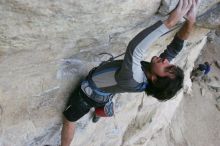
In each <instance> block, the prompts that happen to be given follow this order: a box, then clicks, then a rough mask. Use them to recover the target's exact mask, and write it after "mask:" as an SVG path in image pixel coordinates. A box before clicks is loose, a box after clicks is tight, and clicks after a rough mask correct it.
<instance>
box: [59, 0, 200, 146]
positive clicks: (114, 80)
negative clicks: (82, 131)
mask: <svg viewBox="0 0 220 146" xmlns="http://www.w3.org/2000/svg"><path fill="white" fill-rule="evenodd" d="M197 4H198V1H196V0H180V1H179V3H178V6H177V7H176V8H175V10H173V11H172V12H171V13H170V15H169V17H168V18H167V19H166V20H165V21H158V22H156V23H155V24H153V25H152V26H150V27H148V28H146V29H144V30H142V31H141V32H140V33H138V34H137V35H136V36H135V37H134V38H133V39H132V40H131V41H130V42H129V44H128V46H127V50H126V53H125V57H124V59H123V60H115V61H112V62H109V63H105V64H103V65H100V66H98V67H96V68H94V69H92V70H91V71H90V72H89V74H88V76H87V77H86V79H84V80H82V81H81V82H80V84H79V85H78V86H77V88H76V89H75V90H74V91H73V92H72V93H71V94H70V97H69V101H68V103H67V107H66V109H65V110H64V112H63V114H64V123H63V129H62V138H61V145H62V146H67V145H68V146H69V145H70V143H71V141H72V138H73V135H74V129H75V123H74V122H75V121H77V120H78V119H80V118H81V117H82V116H84V115H85V114H87V113H88V112H89V110H90V108H92V107H94V108H95V109H96V111H95V113H96V115H97V116H104V117H109V116H112V115H113V113H114V111H113V102H112V98H113V96H114V94H116V93H122V92H142V91H145V92H146V93H147V94H148V95H152V96H153V97H155V98H157V99H158V100H160V101H165V100H168V99H170V98H172V97H173V96H174V95H175V94H176V93H177V91H178V90H180V89H181V88H182V86H183V78H184V73H183V71H182V69H180V68H179V67H178V66H175V65H172V64H170V63H169V62H170V61H171V60H172V59H173V58H175V57H176V55H177V54H178V53H179V52H180V51H181V49H182V48H183V44H184V40H186V39H187V38H188V37H189V33H190V32H191V31H192V29H193V25H194V23H195V21H196V8H197ZM183 16H185V18H186V22H185V23H184V25H183V27H182V28H181V29H180V30H179V31H178V32H177V34H176V35H175V37H174V39H173V40H172V42H171V43H170V44H169V45H168V46H167V49H166V50H165V51H164V52H163V53H162V54H161V55H160V56H159V57H157V56H154V57H152V59H151V62H145V61H143V54H144V52H145V51H146V49H147V48H148V47H149V46H150V45H151V44H152V43H153V42H154V41H156V40H157V39H158V38H159V37H160V36H161V35H163V34H164V33H166V32H168V31H169V29H170V28H172V27H173V26H175V25H176V24H177V22H178V21H179V20H180V19H181V18H183Z"/></svg>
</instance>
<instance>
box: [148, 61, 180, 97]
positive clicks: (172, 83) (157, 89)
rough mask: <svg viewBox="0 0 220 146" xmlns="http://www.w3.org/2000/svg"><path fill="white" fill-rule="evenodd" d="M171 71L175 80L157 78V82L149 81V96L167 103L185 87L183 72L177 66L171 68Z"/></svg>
mask: <svg viewBox="0 0 220 146" xmlns="http://www.w3.org/2000/svg"><path fill="white" fill-rule="evenodd" d="M170 70H171V73H172V74H173V75H174V78H169V77H159V76H157V80H156V81H155V82H152V81H151V80H148V82H149V85H148V87H147V88H146V90H145V92H146V93H147V95H151V96H153V97H155V98H157V99H158V100H160V101H166V100H169V99H171V98H172V97H173V96H174V95H175V94H176V93H177V91H179V90H180V89H181V88H182V87H183V80H184V73H183V70H182V69H181V68H180V67H178V66H175V65H173V66H171V68H170Z"/></svg>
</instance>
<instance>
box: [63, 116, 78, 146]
mask: <svg viewBox="0 0 220 146" xmlns="http://www.w3.org/2000/svg"><path fill="white" fill-rule="evenodd" d="M74 132H75V122H70V121H68V120H67V119H66V118H65V117H64V118H63V128H62V132H61V146H69V145H70V144H71V142H72V139H73V136H74Z"/></svg>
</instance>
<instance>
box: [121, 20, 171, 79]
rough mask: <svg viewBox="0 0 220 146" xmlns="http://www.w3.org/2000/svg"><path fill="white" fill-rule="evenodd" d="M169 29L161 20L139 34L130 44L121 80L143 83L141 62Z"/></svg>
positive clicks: (123, 64) (122, 68) (122, 67)
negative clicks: (149, 48) (151, 46)
mask: <svg viewBox="0 0 220 146" xmlns="http://www.w3.org/2000/svg"><path fill="white" fill-rule="evenodd" d="M168 30H169V29H168V28H167V27H166V26H165V25H164V23H163V22H162V21H161V20H160V21H158V22H156V23H155V24H153V25H152V26H150V27H147V28H145V29H144V30H142V31H141V32H140V33H138V34H137V35H136V36H135V37H134V38H133V39H132V40H131V41H130V42H129V44H128V46H127V49H126V53H125V57H124V60H123V63H122V66H121V69H120V71H119V74H118V76H119V77H120V79H122V80H123V79H124V80H129V79H134V80H135V81H136V82H138V83H140V82H143V71H142V69H141V63H140V61H142V60H143V55H144V53H145V51H146V50H147V48H148V47H149V46H150V45H151V44H152V43H153V42H154V41H156V40H157V39H158V38H159V37H160V36H161V35H163V34H164V33H166V32H167V31H168Z"/></svg>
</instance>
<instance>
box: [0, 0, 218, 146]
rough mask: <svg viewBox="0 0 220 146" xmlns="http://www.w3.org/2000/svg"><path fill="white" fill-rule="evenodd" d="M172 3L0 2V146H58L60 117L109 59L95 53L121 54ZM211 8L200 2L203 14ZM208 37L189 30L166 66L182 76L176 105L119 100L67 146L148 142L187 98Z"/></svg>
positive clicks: (81, 125)
mask: <svg viewBox="0 0 220 146" xmlns="http://www.w3.org/2000/svg"><path fill="white" fill-rule="evenodd" d="M170 2H171V1H166V0H162V1H161V0H139V1H132V0H129V1H125V0H112V1H101V0H93V1H88V0H80V1H79V0H66V1H60V0H53V1H51V0H45V1H36V0H1V1H0V12H1V15H0V72H1V76H0V145H1V146H9V145H16V146H43V145H51V146H52V145H53V146H54V145H59V144H60V130H61V127H62V111H63V109H64V106H65V102H66V100H67V98H68V94H69V92H70V91H71V89H72V88H74V87H75V84H76V83H77V81H78V80H79V78H80V77H83V76H85V75H86V74H87V73H88V71H89V70H90V69H91V68H92V67H93V66H95V65H98V64H99V63H100V62H101V61H102V60H105V59H107V56H105V55H101V56H99V55H98V54H99V53H102V52H109V53H112V54H113V55H118V54H120V53H122V52H124V51H125V50H126V46H127V44H128V42H129V40H130V39H131V38H132V37H134V35H135V34H137V33H138V32H139V31H141V30H142V29H144V28H145V27H148V26H150V25H151V24H153V23H155V22H156V21H158V20H159V19H160V18H161V16H158V15H156V14H157V12H158V9H159V8H160V12H162V13H163V14H165V13H166V12H168V11H170V10H172V8H173V7H175V5H176V3H177V1H175V2H173V1H172V4H171V3H170ZM216 3H217V1H216V0H203V4H202V7H201V9H200V11H201V13H202V12H205V11H206V10H207V9H208V8H210V7H211V6H212V5H213V4H216ZM161 4H162V5H161ZM163 7H164V8H163ZM165 7H166V8H165ZM162 9H164V10H163V11H162ZM162 19H163V18H162ZM208 31H209V30H208V29H204V28H199V27H198V28H195V30H194V32H192V35H191V38H190V39H189V41H188V42H187V43H186V45H185V47H184V49H183V51H182V52H181V53H180V54H179V55H178V57H177V58H176V59H175V60H173V62H172V63H175V64H178V65H179V66H180V67H182V68H183V69H184V71H185V81H184V89H182V90H181V91H180V92H179V93H178V95H176V98H174V99H173V100H170V101H168V102H165V103H160V102H158V101H156V100H155V99H154V98H152V97H148V96H146V95H145V94H144V93H138V94H137V93H129V94H128V93H124V94H118V95H117V96H116V97H115V99H116V104H115V105H116V107H115V116H114V117H111V118H103V119H101V120H100V121H99V122H98V123H97V124H93V123H92V122H91V114H87V115H86V116H84V117H83V118H82V119H81V120H79V121H78V122H77V129H76V133H75V137H74V141H73V143H72V145H74V146H113V145H114V146H119V145H121V146H134V145H138V146H139V145H148V144H150V143H152V140H153V137H154V136H155V134H156V133H158V131H162V130H163V128H165V127H167V126H169V122H170V121H171V120H172V117H173V115H174V113H175V111H176V108H177V107H178V105H179V103H180V102H181V99H182V98H183V92H185V93H190V91H191V81H190V79H189V76H190V72H191V70H192V68H193V66H194V61H195V60H196V58H197V57H198V56H199V54H200V51H201V50H202V48H203V46H204V44H205V43H206V34H207V32H208ZM174 35H175V31H173V32H171V33H169V34H167V35H165V36H163V37H161V38H160V40H159V41H157V42H155V44H153V45H152V46H151V47H150V48H149V49H148V50H147V52H146V55H145V59H146V61H149V60H150V59H151V57H152V56H154V55H159V53H161V52H162V51H163V50H164V49H165V48H166V45H168V44H169V43H170V41H171V40H172V38H173V36H174ZM122 58H123V57H121V59H122ZM161 145H162V144H161Z"/></svg>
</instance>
